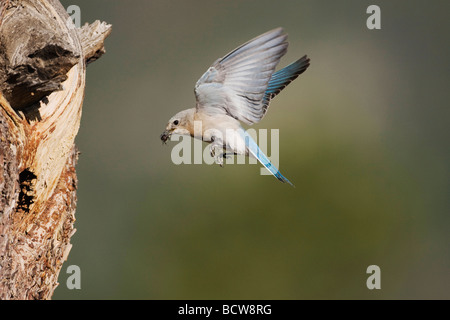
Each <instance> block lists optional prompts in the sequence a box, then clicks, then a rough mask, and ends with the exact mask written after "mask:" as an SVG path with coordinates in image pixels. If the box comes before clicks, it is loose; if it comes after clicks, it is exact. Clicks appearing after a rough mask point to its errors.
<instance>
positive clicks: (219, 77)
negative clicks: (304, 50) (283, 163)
mask: <svg viewBox="0 0 450 320" xmlns="http://www.w3.org/2000/svg"><path fill="white" fill-rule="evenodd" d="M287 48H288V42H287V34H286V33H285V32H284V29H283V28H282V27H278V28H276V29H273V30H270V31H268V32H266V33H264V34H261V35H259V36H257V37H255V38H253V39H252V40H250V41H248V42H246V43H244V44H242V45H240V46H239V47H237V48H236V49H234V50H233V51H231V52H230V53H228V54H227V55H225V56H224V57H222V58H219V59H217V60H216V61H215V62H214V63H213V64H212V65H211V66H210V67H209V68H208V70H207V71H206V72H205V73H204V74H203V75H202V76H201V77H200V79H199V80H198V81H197V83H196V84H195V88H194V93H195V98H196V105H195V108H190V109H186V110H183V111H180V112H178V113H177V114H175V115H174V116H173V117H171V118H170V119H169V121H168V123H167V125H166V128H165V130H164V132H163V133H162V134H161V135H160V139H161V140H162V142H163V144H165V143H167V140H169V139H170V137H171V135H172V134H178V135H190V136H191V137H193V138H196V139H200V140H203V141H205V142H207V143H210V146H209V147H210V154H211V156H212V157H213V158H214V160H215V162H216V163H218V164H219V165H220V166H223V159H224V158H228V157H229V156H231V155H245V156H251V157H254V158H256V159H257V160H258V161H259V162H260V163H261V164H262V165H263V166H264V167H265V168H266V169H267V170H269V171H270V173H271V174H272V175H273V176H275V177H276V178H277V179H278V180H279V181H281V182H284V183H288V184H290V185H292V186H294V185H293V184H292V183H291V182H290V181H289V180H288V179H287V178H286V177H284V176H283V175H282V174H281V172H280V171H279V170H278V169H277V168H276V167H275V166H274V165H273V164H272V163H271V161H270V160H269V159H268V157H267V156H266V155H265V154H264V153H263V152H262V151H261V149H260V148H259V146H258V145H257V143H256V142H255V141H254V140H253V139H252V137H251V136H250V135H249V134H248V133H247V132H246V131H245V130H244V129H243V127H242V126H241V123H244V124H246V125H252V124H255V123H258V122H259V121H261V119H262V118H263V117H264V116H265V114H266V113H267V110H268V108H269V103H270V102H271V100H272V99H273V98H274V97H275V96H276V95H278V94H279V93H280V92H281V91H282V90H283V89H284V88H285V87H286V86H287V85H288V84H290V83H291V82H292V81H293V80H295V79H296V78H297V77H298V76H299V75H300V74H302V73H303V72H305V70H306V69H307V68H308V67H309V66H310V59H309V58H308V57H307V55H304V56H303V57H301V58H300V59H298V60H297V61H295V62H293V63H291V64H289V65H288V66H286V67H284V68H282V69H280V70H278V71H276V72H275V69H276V66H277V65H278V63H279V62H280V60H281V58H282V57H283V56H284V55H285V54H286V52H287ZM196 124H199V125H196Z"/></svg>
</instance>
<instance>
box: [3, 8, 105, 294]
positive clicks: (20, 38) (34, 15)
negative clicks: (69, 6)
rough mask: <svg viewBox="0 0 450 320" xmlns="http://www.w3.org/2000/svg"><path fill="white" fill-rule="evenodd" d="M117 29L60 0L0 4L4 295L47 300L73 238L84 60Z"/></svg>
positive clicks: (101, 50)
mask: <svg viewBox="0 0 450 320" xmlns="http://www.w3.org/2000/svg"><path fill="white" fill-rule="evenodd" d="M110 31H111V26H110V25H107V24H105V23H100V22H98V21H96V22H95V23H93V24H91V25H87V24H86V25H85V26H84V27H82V28H78V29H77V28H76V27H75V26H74V25H73V22H72V20H71V19H70V17H69V16H68V14H67V13H66V11H65V9H64V8H63V7H62V5H61V4H60V2H59V1H58V0H1V1H0V299H50V298H51V296H52V294H53V291H54V289H55V288H56V286H57V285H58V275H59V272H60V270H61V267H62V264H63V262H64V261H65V260H66V259H67V256H68V253H69V251H70V248H71V244H70V237H71V236H72V235H73V233H74V232H75V229H74V227H73V224H74V222H75V216H74V214H75V208H76V200H77V199H76V188H77V177H76V173H75V164H76V161H77V150H76V148H75V146H74V139H75V136H76V134H77V132H78V128H79V125H80V117H81V107H82V102H83V97H84V87H85V73H86V64H87V62H91V61H93V60H96V59H97V58H98V57H99V56H101V55H102V54H103V53H104V48H103V42H104V40H105V38H106V37H107V36H108V35H109V33H110Z"/></svg>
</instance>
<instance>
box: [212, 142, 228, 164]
mask: <svg viewBox="0 0 450 320" xmlns="http://www.w3.org/2000/svg"><path fill="white" fill-rule="evenodd" d="M217 150H220V151H219V152H217ZM209 153H210V154H211V157H213V158H214V161H215V162H216V163H217V164H218V165H220V166H221V167H223V158H225V154H224V153H223V144H222V143H221V142H220V141H217V140H216V139H215V137H211V144H210V145H209Z"/></svg>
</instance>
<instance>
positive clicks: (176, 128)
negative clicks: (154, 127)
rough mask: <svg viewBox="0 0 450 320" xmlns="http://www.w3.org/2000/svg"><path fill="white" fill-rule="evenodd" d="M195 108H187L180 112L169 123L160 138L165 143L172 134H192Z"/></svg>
mask: <svg viewBox="0 0 450 320" xmlns="http://www.w3.org/2000/svg"><path fill="white" fill-rule="evenodd" d="M194 112H195V109H187V110H183V111H181V112H178V113H177V114H176V115H174V116H173V117H172V118H170V120H169V122H168V123H167V126H166V130H164V132H163V133H162V134H161V136H160V138H161V140H162V142H163V143H167V140H169V139H170V137H171V136H172V134H179V135H191V133H192V126H193V121H194Z"/></svg>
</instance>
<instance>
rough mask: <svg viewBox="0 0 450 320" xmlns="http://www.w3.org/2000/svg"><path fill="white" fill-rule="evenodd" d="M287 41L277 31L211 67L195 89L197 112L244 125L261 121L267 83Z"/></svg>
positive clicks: (255, 39) (284, 35)
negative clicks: (217, 115) (216, 115)
mask: <svg viewBox="0 0 450 320" xmlns="http://www.w3.org/2000/svg"><path fill="white" fill-rule="evenodd" d="M286 39H287V35H286V34H284V32H283V29H282V28H277V29H274V30H272V31H269V32H267V33H264V34H262V35H260V36H259V37H256V38H254V39H252V40H250V41H249V42H247V43H244V44H243V45H241V46H240V47H238V48H236V49H235V50H233V51H232V52H230V53H229V54H227V55H226V56H225V57H223V58H221V59H219V60H217V61H216V62H215V63H213V65H212V66H211V67H210V68H209V69H208V70H207V71H206V72H205V73H204V74H203V76H202V77H201V78H200V79H199V80H198V81H197V84H196V85H195V96H196V98H197V109H201V111H202V112H205V113H209V114H217V113H223V114H228V115H230V116H232V117H234V118H236V119H237V120H240V121H242V122H245V123H247V124H253V123H256V122H258V121H259V120H261V119H262V117H263V116H264V113H265V110H266V109H267V106H265V104H266V99H265V94H266V90H267V87H268V84H269V81H270V79H271V77H272V74H273V73H274V71H275V67H276V66H277V64H278V62H279V61H280V59H281V57H282V56H283V55H284V54H285V53H286V51H287V47H288V43H287V42H286Z"/></svg>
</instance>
